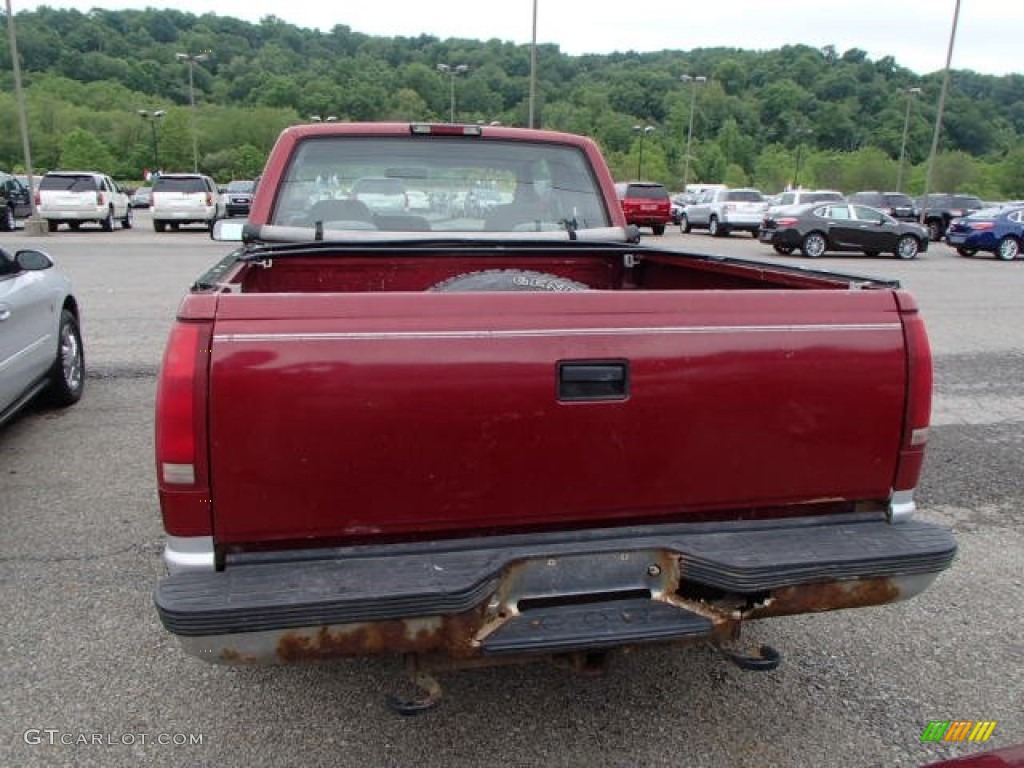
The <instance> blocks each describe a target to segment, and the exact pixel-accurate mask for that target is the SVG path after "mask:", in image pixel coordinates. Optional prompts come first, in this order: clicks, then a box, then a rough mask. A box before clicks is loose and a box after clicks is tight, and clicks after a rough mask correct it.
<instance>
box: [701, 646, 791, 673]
mask: <svg viewBox="0 0 1024 768" xmlns="http://www.w3.org/2000/svg"><path fill="white" fill-rule="evenodd" d="M715 648H716V649H717V650H718V652H719V653H720V654H722V656H724V657H725V658H726V659H728V660H729V661H731V662H732V663H733V664H735V665H736V666H737V667H739V668H740V669H745V670H748V671H750V672H771V671H772V670H773V669H775V668H776V667H778V666H779V664H781V663H782V654H781V653H779V652H778V651H777V650H775V649H774V648H772V647H771V646H770V645H758V646H752V645H747V646H741V645H740V644H739V643H729V642H723V643H715Z"/></svg>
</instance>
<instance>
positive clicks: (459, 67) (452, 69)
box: [437, 64, 469, 123]
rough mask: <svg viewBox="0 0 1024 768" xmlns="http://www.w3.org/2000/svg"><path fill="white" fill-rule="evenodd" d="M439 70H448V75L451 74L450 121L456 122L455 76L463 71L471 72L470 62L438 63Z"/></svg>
mask: <svg viewBox="0 0 1024 768" xmlns="http://www.w3.org/2000/svg"><path fill="white" fill-rule="evenodd" d="M437 71H438V72H447V73H448V76H449V78H450V80H451V90H450V96H449V104H450V115H449V119H448V122H450V123H454V122H455V76H456V75H461V74H462V73H463V72H469V65H468V64H438V65H437Z"/></svg>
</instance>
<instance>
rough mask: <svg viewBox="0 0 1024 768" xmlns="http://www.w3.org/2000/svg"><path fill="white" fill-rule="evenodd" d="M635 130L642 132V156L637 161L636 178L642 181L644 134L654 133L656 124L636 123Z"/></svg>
mask: <svg viewBox="0 0 1024 768" xmlns="http://www.w3.org/2000/svg"><path fill="white" fill-rule="evenodd" d="M633 130H634V131H636V132H637V133H639V134H640V157H638V158H637V161H636V180H637V181H640V180H641V179H643V177H644V136H646V135H647V134H648V133H654V126H653V125H634V126H633Z"/></svg>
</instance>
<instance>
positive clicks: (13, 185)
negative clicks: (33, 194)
mask: <svg viewBox="0 0 1024 768" xmlns="http://www.w3.org/2000/svg"><path fill="white" fill-rule="evenodd" d="M0 204H2V205H3V210H2V211H0V231H3V232H10V231H11V230H13V229H14V226H15V222H16V221H17V220H18V219H26V218H28V217H29V216H31V215H32V203H31V202H30V201H29V199H28V187H26V186H25V185H24V184H22V183H21V180H20V179H18V178H16V177H14V176H11V174H9V173H4V172H2V171H0Z"/></svg>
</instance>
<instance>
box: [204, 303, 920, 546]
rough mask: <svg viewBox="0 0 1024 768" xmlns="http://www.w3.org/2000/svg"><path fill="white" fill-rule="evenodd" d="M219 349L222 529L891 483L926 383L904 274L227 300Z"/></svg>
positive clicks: (390, 524)
mask: <svg viewBox="0 0 1024 768" xmlns="http://www.w3.org/2000/svg"><path fill="white" fill-rule="evenodd" d="M211 355H212V357H211V367H210V389H209V398H210V401H209V437H210V442H209V450H210V467H211V485H212V510H213V520H214V533H215V537H216V539H217V540H218V542H220V543H221V544H231V543H245V542H249V543H260V542H271V541H275V540H299V539H301V540H311V539H314V540H315V539H321V538H322V539H352V538H365V537H372V536H374V535H391V536H415V535H417V534H426V533H432V534H443V533H444V532H445V531H451V532H459V533H460V534H465V533H466V532H467V531H470V530H477V531H487V530H500V529H503V530H511V529H515V528H518V527H547V526H566V527H571V526H572V524H573V523H574V522H577V523H578V522H583V521H586V522H587V523H588V524H590V525H595V524H597V521H600V520H605V521H609V522H614V521H622V520H630V519H635V520H646V521H652V520H657V519H662V518H667V517H669V516H672V517H673V518H675V519H686V517H687V516H688V515H689V516H693V517H696V516H698V515H707V514H708V513H712V512H713V513H718V514H722V513H727V512H729V511H731V510H735V511H736V513H737V514H740V513H741V512H742V511H744V510H750V509H752V508H764V507H771V506H774V505H787V504H794V503H802V502H812V501H827V500H833V499H835V500H843V499H885V498H887V496H888V494H889V491H890V488H891V487H892V483H893V477H894V473H895V471H896V466H895V465H896V460H897V456H898V453H899V445H900V439H901V433H900V432H901V429H902V424H903V409H904V403H905V398H906V383H907V373H906V366H907V361H906V357H905V349H904V340H903V329H902V325H901V321H900V316H899V313H898V310H897V306H896V302H895V298H894V295H893V293H892V292H891V291H885V290H865V291H836V290H828V291H816V290H806V291H802V290H790V291H786V290H780V291H743V292H739V291H727V292H720V291H692V292H689V291H652V292H639V291H637V292H605V291H583V292H578V293H544V292H523V293H517V292H510V293H451V294H445V293H429V292H428V293H375V294H301V295H299V294H250V295H245V294H227V295H222V296H221V297H219V306H218V313H217V320H216V324H215V328H214V337H213V348H212V353H211ZM850 361H855V363H856V365H855V366H851V365H850Z"/></svg>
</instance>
